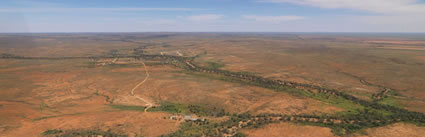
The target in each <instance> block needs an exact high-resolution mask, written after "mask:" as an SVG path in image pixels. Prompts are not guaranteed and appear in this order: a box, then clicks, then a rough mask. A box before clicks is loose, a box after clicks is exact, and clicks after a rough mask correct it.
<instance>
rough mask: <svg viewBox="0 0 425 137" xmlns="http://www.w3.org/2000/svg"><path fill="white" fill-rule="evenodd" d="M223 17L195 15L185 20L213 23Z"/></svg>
mask: <svg viewBox="0 0 425 137" xmlns="http://www.w3.org/2000/svg"><path fill="white" fill-rule="evenodd" d="M222 17H223V15H218V14H203V15H196V16H188V17H187V19H188V20H190V21H215V20H219V19H220V18H222Z"/></svg>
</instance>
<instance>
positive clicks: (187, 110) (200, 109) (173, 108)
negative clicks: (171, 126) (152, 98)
mask: <svg viewBox="0 0 425 137" xmlns="http://www.w3.org/2000/svg"><path fill="white" fill-rule="evenodd" d="M148 111H150V112H158V111H161V112H168V113H176V114H195V115H198V116H216V117H222V116H225V115H228V113H226V112H225V111H224V109H222V108H217V107H212V106H207V105H201V104H189V105H188V104H176V103H170V102H167V103H162V104H161V106H159V107H152V108H151V109H149V110H148Z"/></svg>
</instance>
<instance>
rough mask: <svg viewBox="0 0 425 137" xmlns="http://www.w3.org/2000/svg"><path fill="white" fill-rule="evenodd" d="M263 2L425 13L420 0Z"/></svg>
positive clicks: (274, 0) (269, 0) (371, 10)
mask: <svg viewBox="0 0 425 137" xmlns="http://www.w3.org/2000/svg"><path fill="white" fill-rule="evenodd" d="M260 1H261V2H272V3H292V4H299V5H308V6H313V7H320V8H341V9H354V10H361V11H369V12H374V13H385V14H425V4H424V3H421V2H420V1H419V0H260Z"/></svg>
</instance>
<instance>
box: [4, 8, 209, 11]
mask: <svg viewBox="0 0 425 137" xmlns="http://www.w3.org/2000/svg"><path fill="white" fill-rule="evenodd" d="M194 10H203V9H193V8H0V12H87V11H90V12H93V11H94V12H96V11H115V12H123V11H194Z"/></svg>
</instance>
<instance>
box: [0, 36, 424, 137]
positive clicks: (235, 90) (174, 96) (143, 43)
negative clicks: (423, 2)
mask: <svg viewBox="0 0 425 137" xmlns="http://www.w3.org/2000/svg"><path fill="white" fill-rule="evenodd" d="M406 35H407V36H398V35H397V36H386V35H379V34H349V33H342V34H333V33H330V34H326V33H325V34H312V33H58V34H54V33H53V34H0V54H1V55H0V57H1V58H0V95H1V96H0V136H5V137H9V136H10V137H13V136H94V135H102V136H108V135H110V136H148V137H154V136H252V137H256V136H315V137H317V136H323V137H325V136H326V137H328V136H329V137H330V136H421V135H423V134H424V133H425V128H424V124H425V123H424V121H425V119H424V118H425V117H424V113H425V84H424V83H425V71H424V70H425V52H424V51H425V36H424V35H422V34H415V35H413V34H409V35H408V34H406ZM410 35H413V36H410ZM192 65H193V66H192ZM247 77H255V80H252V79H251V78H247ZM263 79H264V80H263ZM279 81H285V82H290V83H292V84H291V85H288V84H280V85H279V84H278V83H279ZM294 83H296V84H295V85H298V86H293V85H294ZM308 87H320V88H323V89H330V90H332V91H335V92H330V93H329V94H328V92H318V91H315V90H311V89H309V88H308ZM319 91H321V90H319ZM347 96H348V97H347ZM353 98H354V99H353ZM358 100H360V101H358ZM362 101H364V102H366V103H364V102H362ZM174 117H177V118H176V119H174ZM180 117H182V118H180ZM307 131H311V132H307Z"/></svg>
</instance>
